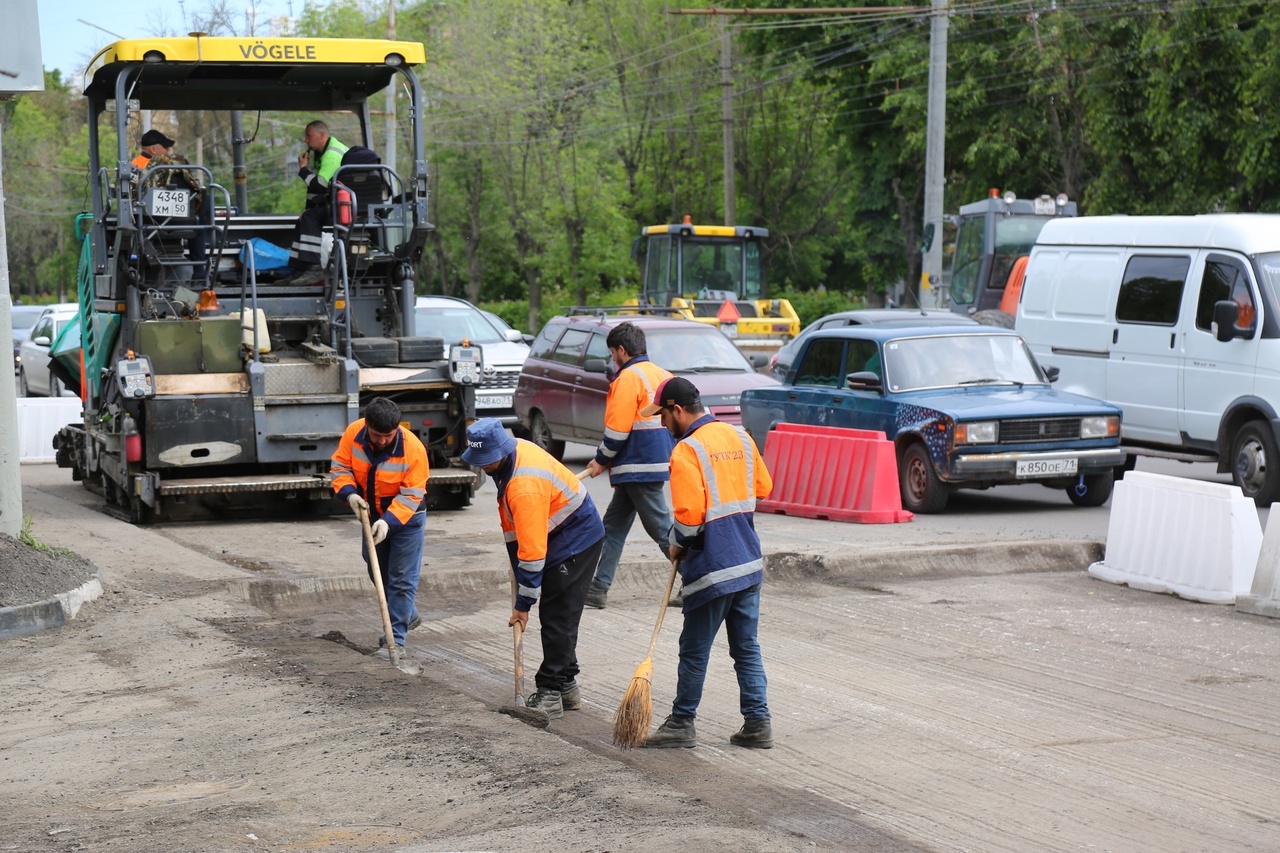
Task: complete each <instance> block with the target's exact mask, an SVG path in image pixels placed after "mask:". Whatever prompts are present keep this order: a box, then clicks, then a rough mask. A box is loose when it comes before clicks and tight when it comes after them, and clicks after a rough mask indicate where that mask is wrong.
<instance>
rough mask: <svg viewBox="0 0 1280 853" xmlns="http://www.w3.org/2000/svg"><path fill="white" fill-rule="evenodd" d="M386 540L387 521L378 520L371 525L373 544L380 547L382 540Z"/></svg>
mask: <svg viewBox="0 0 1280 853" xmlns="http://www.w3.org/2000/svg"><path fill="white" fill-rule="evenodd" d="M386 538H387V521H386V519H384V518H380V519H378V520H377V521H375V522H374V523H373V544H374V545H381V544H382V540H383V539H386Z"/></svg>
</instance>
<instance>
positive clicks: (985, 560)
mask: <svg viewBox="0 0 1280 853" xmlns="http://www.w3.org/2000/svg"><path fill="white" fill-rule="evenodd" d="M1104 552H1105V546H1104V544H1103V543H1102V542H1096V541H1092V540H1079V539H1051V540H1045V541H1042V542H1008V541H1006V542H988V543H980V544H973V543H971V544H966V545H933V546H929V545H924V546H914V547H904V548H880V549H865V550H861V551H854V550H851V553H849V554H847V555H843V556H840V557H838V558H834V559H833V558H832V557H831V556H829V555H827V554H822V553H813V554H802V553H796V552H784V551H773V552H768V553H766V554H765V579H766V582H768V580H769V579H775V580H783V581H791V582H797V581H798V582H804V581H811V582H820V583H827V584H838V585H840V584H842V585H855V586H862V585H868V584H883V583H889V582H893V581H911V580H927V579H936V578H954V577H987V576H993V575H1014V574H1029V573H1034V572H1075V571H1081V572H1082V571H1085V570H1086V569H1088V567H1089V565H1090V564H1091V563H1095V562H1097V561H1098V560H1100V559H1102V556H1103V554H1104ZM503 556H504V557H505V555H503ZM618 568H619V576H620V578H625V579H626V580H623V581H622V582H621V583H620V584H619V583H618V582H615V586H623V587H634V588H641V587H642V588H646V589H647V588H649V587H651V586H652V585H653V584H655V583H665V581H666V577H667V570H668V568H669V565H668V564H667V563H663V562H660V561H658V560H648V561H645V560H624V561H622V563H621V564H619V567H618ZM508 571H509V569H508V568H507V567H506V566H497V565H488V566H486V567H484V568H457V569H441V568H439V567H432V568H429V569H428V570H425V571H424V572H423V573H422V579H421V581H420V582H419V592H420V593H422V594H425V595H427V596H432V595H438V594H442V593H445V592H450V593H456V592H459V591H464V592H481V593H484V594H488V593H492V592H493V591H494V590H495V589H496V590H499V591H505V590H506V589H507V584H508ZM229 587H230V588H231V589H232V590H233V591H235V592H236V593H237V594H238V595H239V596H240V598H242V599H243V600H244V601H246V602H248V603H249V604H252V605H254V606H255V607H260V608H265V609H273V608H278V607H281V606H283V605H286V604H287V603H288V601H289V599H290V598H292V597H295V596H302V597H305V598H306V599H307V600H308V601H312V602H314V601H316V600H321V601H323V600H325V599H326V598H335V599H336V598H341V597H344V596H347V595H350V594H352V593H355V594H358V595H370V596H371V595H372V594H373V585H372V584H370V583H369V579H368V577H367V576H365V575H362V574H361V575H356V574H352V575H337V576H331V577H324V578H290V579H272V578H252V579H244V580H236V581H232V582H230V583H229Z"/></svg>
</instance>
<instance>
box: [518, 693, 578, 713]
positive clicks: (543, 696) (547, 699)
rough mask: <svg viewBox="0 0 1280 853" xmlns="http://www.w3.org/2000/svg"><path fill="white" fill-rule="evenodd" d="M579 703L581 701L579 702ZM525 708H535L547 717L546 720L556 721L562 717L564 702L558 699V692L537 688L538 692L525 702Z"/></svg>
mask: <svg viewBox="0 0 1280 853" xmlns="http://www.w3.org/2000/svg"><path fill="white" fill-rule="evenodd" d="M579 702H581V700H579ZM524 704H525V706H526V707H529V708H536V709H537V710H539V711H542V712H543V713H545V714H546V715H547V718H548V719H551V720H558V719H560V718H561V717H563V716H564V702H563V701H562V700H561V698H560V691H559V690H543V689H542V688H538V692H537V693H534V694H533V695H532V696H530V697H529V698H528V699H527V700H525V703H524Z"/></svg>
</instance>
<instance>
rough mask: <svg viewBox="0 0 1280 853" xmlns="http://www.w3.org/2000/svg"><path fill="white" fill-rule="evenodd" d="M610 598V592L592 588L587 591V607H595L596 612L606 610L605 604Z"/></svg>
mask: <svg viewBox="0 0 1280 853" xmlns="http://www.w3.org/2000/svg"><path fill="white" fill-rule="evenodd" d="M608 597H609V590H607V589H596V588H595V587H592V588H591V589H589V590H587V606H588V607H594V608H595V609H596V610H604V606H605V602H606V600H607V599H608Z"/></svg>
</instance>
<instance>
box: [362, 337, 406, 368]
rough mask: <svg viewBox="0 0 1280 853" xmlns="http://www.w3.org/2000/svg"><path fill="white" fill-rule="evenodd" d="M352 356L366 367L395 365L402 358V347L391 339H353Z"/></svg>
mask: <svg viewBox="0 0 1280 853" xmlns="http://www.w3.org/2000/svg"><path fill="white" fill-rule="evenodd" d="M351 354H352V355H353V356H355V359H356V361H357V362H359V363H360V364H362V365H364V366H365V367H379V366H382V365H384V364H395V363H396V362H397V361H398V360H399V358H400V346H399V345H398V344H397V343H396V342H395V341H393V340H391V338H353V339H352V340H351Z"/></svg>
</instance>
